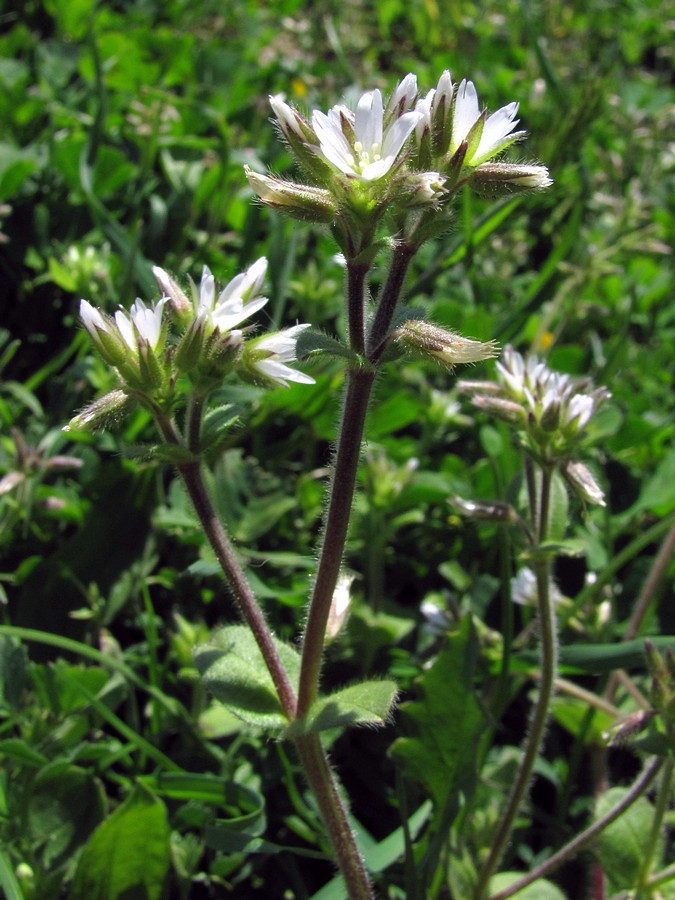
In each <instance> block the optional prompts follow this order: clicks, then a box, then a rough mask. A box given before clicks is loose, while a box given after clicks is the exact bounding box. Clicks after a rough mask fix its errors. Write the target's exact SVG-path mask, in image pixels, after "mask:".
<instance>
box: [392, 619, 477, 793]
mask: <svg viewBox="0 0 675 900" xmlns="http://www.w3.org/2000/svg"><path fill="white" fill-rule="evenodd" d="M477 652H478V642H477V639H476V636H475V634H474V630H473V627H472V624H471V617H470V616H465V617H464V619H463V620H462V622H461V623H460V626H459V628H458V629H457V630H456V631H455V632H453V633H451V634H450V635H449V637H448V642H447V644H446V645H445V647H444V648H443V650H442V651H441V652H440V653H439V655H438V656H437V658H436V660H435V662H434V664H433V665H432V666H431V668H430V669H428V670H427V671H426V672H425V673H424V674H423V675H422V676H421V677H420V679H419V686H420V689H421V693H422V696H421V697H420V699H419V700H415V701H412V702H410V703H404V704H403V705H402V706H401V711H402V713H403V718H404V721H405V720H406V719H407V720H408V721H409V722H410V725H411V731H412V735H411V736H410V737H402V738H399V739H398V740H396V741H395V742H394V744H393V746H392V748H391V754H392V756H393V757H394V759H395V760H397V761H398V762H399V763H400V764H401V765H402V767H403V771H404V772H405V774H406V775H407V776H408V777H409V778H412V779H414V780H415V781H418V782H420V783H421V784H423V785H424V787H425V788H426V789H427V790H428V791H429V793H430V794H431V796H432V798H433V800H434V802H435V804H436V805H437V806H438V807H439V808H442V807H443V806H445V803H446V801H447V799H448V797H449V796H450V794H451V793H452V791H453V790H454V789H455V787H456V786H457V785H459V784H462V785H465V784H469V783H471V781H472V779H473V778H474V774H475V773H474V766H475V748H476V742H477V740H478V737H479V735H480V733H481V731H482V730H483V727H484V724H485V723H484V718H483V714H482V712H481V709H480V707H479V705H478V703H477V701H476V697H475V692H474V686H473V670H474V667H475V664H476V657H477Z"/></svg>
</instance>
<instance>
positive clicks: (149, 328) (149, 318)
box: [115, 297, 168, 352]
mask: <svg viewBox="0 0 675 900" xmlns="http://www.w3.org/2000/svg"><path fill="white" fill-rule="evenodd" d="M167 302H168V297H162V299H161V300H158V301H157V303H156V304H155V306H146V305H145V303H143V301H142V300H139V299H137V300H136V302H135V303H132V304H131V309H130V310H129V312H128V313H127V312H126V311H125V310H123V309H119V310H118V311H117V312H116V313H115V324H116V325H117V328H118V330H119V333H120V334H121V335H122V338H123V340H124V343H125V344H126V345H127V347H129V349H130V350H133V351H134V352H135V351H137V350H138V349H139V345H138V339H139V338H140V339H142V340H143V341H147V343H148V344H149V345H150V347H151V348H152V349H153V350H156V349H157V346H158V344H159V342H160V339H161V336H162V313H163V312H164V307H165V305H166V303H167Z"/></svg>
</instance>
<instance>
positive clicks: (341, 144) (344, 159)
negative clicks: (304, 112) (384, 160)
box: [312, 109, 355, 175]
mask: <svg viewBox="0 0 675 900" xmlns="http://www.w3.org/2000/svg"><path fill="white" fill-rule="evenodd" d="M312 127H313V128H314V131H315V132H316V136H317V138H318V139H319V145H320V149H321V153H322V154H323V156H324V157H325V159H326V160H327V161H328V162H329V163H331V165H333V166H335V167H336V168H337V169H339V170H340V171H341V172H344V173H345V174H346V175H353V174H355V168H354V156H353V151H352V148H351V147H350V146H349V144H348V142H347V139H346V138H345V136H344V134H343V133H342V131H341V129H340V128H338V127H337V126H336V125H335V123H334V122H331V120H330V119H329V118H328V116H326V115H325V114H324V113H322V112H320V110H318V109H315V110H314V112H313V113H312Z"/></svg>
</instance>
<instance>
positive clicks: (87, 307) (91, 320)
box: [80, 300, 110, 338]
mask: <svg viewBox="0 0 675 900" xmlns="http://www.w3.org/2000/svg"><path fill="white" fill-rule="evenodd" d="M80 318H81V319H82V324H83V325H84V327H85V328H86V329H87V331H88V332H89V334H90V335H91V336H92V337H93V338H96V337H97V331H99V330H100V331H106V332H109V331H110V328H109V326H108V323H107V322H106V320H105V319H104V318H103V316H102V315H101V313H100V311H99V310H98V309H96V307H95V306H92V305H91V303H89V301H88V300H80Z"/></svg>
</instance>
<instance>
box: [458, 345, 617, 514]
mask: <svg viewBox="0 0 675 900" xmlns="http://www.w3.org/2000/svg"><path fill="white" fill-rule="evenodd" d="M497 373H498V379H499V380H498V381H497V382H491V381H486V382H480V381H475V382H471V381H463V382H460V383H459V388H460V390H463V391H465V392H468V393H470V394H471V395H472V402H473V403H474V405H475V406H477V407H478V408H479V409H483V410H485V411H486V412H488V413H491V414H492V415H495V416H497V417H498V418H500V419H504V420H505V421H507V422H510V423H512V424H513V425H515V426H516V427H517V428H518V430H519V433H520V435H521V439H522V441H523V444H524V446H525V447H526V449H527V450H528V451H529V452H530V453H531V455H532V456H533V457H534V458H535V459H537V460H538V461H539V462H540V463H541V464H543V465H545V466H551V465H559V466H560V468H561V471H562V473H563V475H564V476H565V478H566V479H567V481H568V482H569V484H570V485H571V486H572V487H573V488H574V490H575V492H576V493H577V494H578V495H579V496H580V497H582V499H584V500H586V501H587V502H589V503H597V504H600V505H604V496H603V493H602V490H601V489H600V487H599V486H598V484H597V483H596V481H595V479H594V478H593V475H592V474H591V472H590V470H589V469H588V468H587V467H586V466H585V465H584V464H583V463H581V462H579V461H578V460H576V459H575V458H574V456H573V454H574V452H575V449H576V446H577V444H578V442H579V439H580V437H581V436H582V433H583V431H584V430H585V428H586V426H587V425H588V424H589V422H590V421H591V419H592V417H593V416H594V415H595V413H596V411H597V409H598V407H599V406H600V405H601V404H602V403H603V402H604V401H605V400H607V399H608V398H609V397H610V396H611V395H610V393H609V391H608V390H607V389H606V388H604V387H599V388H591V386H590V383H589V381H588V380H587V379H583V380H575V379H573V378H571V377H570V376H569V375H563V374H561V373H560V372H554V371H553V370H552V369H549V368H548V366H547V365H546V364H545V363H544V362H542V361H540V360H539V359H538V358H537V357H536V356H531V357H528V358H525V357H523V356H521V354H520V353H517V352H516V351H515V350H514V349H513V347H510V346H509V347H506V348H505V349H504V353H503V355H502V358H501V360H500V361H499V362H498V363H497Z"/></svg>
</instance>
